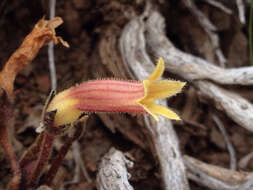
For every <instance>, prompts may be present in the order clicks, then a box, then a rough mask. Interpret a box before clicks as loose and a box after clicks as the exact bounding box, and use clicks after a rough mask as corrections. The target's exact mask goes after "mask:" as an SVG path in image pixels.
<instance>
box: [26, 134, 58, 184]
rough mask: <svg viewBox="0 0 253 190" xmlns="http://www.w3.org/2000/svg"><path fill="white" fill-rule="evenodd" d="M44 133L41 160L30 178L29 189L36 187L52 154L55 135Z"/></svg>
mask: <svg viewBox="0 0 253 190" xmlns="http://www.w3.org/2000/svg"><path fill="white" fill-rule="evenodd" d="M43 133H45V136H44V139H43V144H42V149H41V152H40V155H39V160H38V161H37V164H36V166H35V168H34V171H33V174H32V176H31V177H29V182H28V187H34V186H35V185H36V183H37V182H38V180H39V178H40V175H41V173H42V172H43V169H44V168H45V166H46V164H47V162H48V159H49V157H50V155H51V152H52V147H53V142H54V139H55V135H51V134H49V133H47V132H46V131H45V132H43Z"/></svg>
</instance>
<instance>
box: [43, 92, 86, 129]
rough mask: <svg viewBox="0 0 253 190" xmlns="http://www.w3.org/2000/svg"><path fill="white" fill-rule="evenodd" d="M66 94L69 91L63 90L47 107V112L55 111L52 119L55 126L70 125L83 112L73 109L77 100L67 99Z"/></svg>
mask: <svg viewBox="0 0 253 190" xmlns="http://www.w3.org/2000/svg"><path fill="white" fill-rule="evenodd" d="M68 93H69V90H65V91H63V92H61V93H59V94H57V95H56V96H55V97H54V98H53V100H52V101H51V102H50V104H49V105H48V108H47V111H48V112H49V111H54V110H57V114H56V115H55V118H54V124H55V125H56V126H59V125H64V124H68V123H72V122H73V121H75V120H77V119H78V117H79V116H80V115H81V114H82V113H83V111H80V110H78V109H76V107H75V105H76V104H77V103H78V100H76V99H74V98H71V97H69V95H68Z"/></svg>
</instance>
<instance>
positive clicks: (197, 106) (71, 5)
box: [0, 0, 253, 190]
mask: <svg viewBox="0 0 253 190" xmlns="http://www.w3.org/2000/svg"><path fill="white" fill-rule="evenodd" d="M250 1H251V0H233V1H228V0H206V1H200V0H199V1H193V0H185V1H162V0H152V1H143V0H136V1H125V0H110V1H107V0H94V1H88V0H73V1H64V2H60V1H54V0H51V1H50V2H51V3H52V2H54V3H55V2H56V6H53V5H50V10H53V11H55V13H56V14H57V15H59V16H60V17H61V18H63V20H64V24H63V25H62V27H61V28H60V29H59V30H60V34H61V36H63V37H64V38H66V39H67V40H68V42H70V44H71V49H69V50H66V48H58V47H55V52H53V51H52V46H51V47H50V48H49V49H50V50H49V51H50V57H51V58H52V57H54V59H55V62H56V63H60V64H56V69H57V73H55V74H56V75H55V74H53V76H54V77H55V79H58V81H57V84H58V85H57V86H58V88H59V91H61V90H62V89H67V88H69V87H71V86H73V85H75V84H76V83H80V82H81V81H87V80H94V79H95V78H100V79H102V80H103V79H105V78H110V79H112V78H116V80H118V79H119V80H120V81H122V80H128V79H132V80H134V81H136V80H138V81H142V80H145V79H147V78H148V75H149V74H150V73H152V71H153V70H154V68H155V66H156V65H155V64H156V63H157V60H158V58H159V57H162V58H163V59H164V62H165V73H164V75H163V79H165V80H166V79H176V80H178V81H185V82H187V85H186V87H185V88H184V90H183V93H180V94H178V95H177V96H176V97H171V98H170V99H168V101H166V100H164V99H163V100H159V101H158V102H156V103H159V104H160V105H163V106H167V105H169V106H170V108H171V109H172V110H174V111H175V112H176V113H178V115H179V116H180V118H181V119H182V120H181V121H170V120H168V119H166V118H162V117H161V119H160V121H159V123H157V122H155V121H154V120H153V119H152V118H151V117H143V116H142V115H132V114H131V115H129V114H123V113H122V114H119V115H118V114H112V113H111V114H104V113H99V114H90V116H89V120H88V122H87V127H86V132H85V134H84V136H83V137H82V138H79V139H78V142H77V141H76V143H78V145H79V146H73V147H72V149H70V151H69V152H68V153H66V152H67V149H69V147H70V146H71V144H72V141H73V140H74V139H75V138H74V137H75V135H74V134H75V133H79V132H78V130H81V128H79V127H78V126H77V127H76V128H72V127H71V126H67V128H65V129H64V130H63V131H57V129H55V128H53V127H52V128H51V129H52V130H47V129H45V128H44V131H43V132H41V133H40V134H39V137H38V138H37V140H36V142H35V143H34V145H32V146H31V149H29V152H28V154H27V156H25V155H23V156H21V159H18V158H20V155H22V152H23V151H24V149H25V148H24V147H28V146H30V145H31V144H32V142H33V141H34V139H35V137H36V136H37V135H38V134H36V133H35V132H34V128H36V127H37V126H38V124H39V121H40V115H39V114H34V110H36V112H37V113H40V112H41V109H42V107H43V102H44V99H45V98H46V96H47V95H48V93H49V91H50V75H49V71H48V65H47V64H46V63H47V62H48V59H47V58H48V57H47V52H46V49H45V48H44V49H41V51H40V53H39V54H38V56H37V58H36V60H35V61H36V62H37V63H36V64H30V65H28V64H27V63H28V61H27V60H28V59H26V58H25V60H26V63H25V64H22V67H27V66H28V67H27V69H25V70H24V71H21V72H20V74H19V75H16V74H17V73H15V76H14V75H13V78H14V79H12V80H13V81H14V80H15V87H16V88H15V87H14V88H15V91H13V90H11V88H12V89H13V86H12V87H11V88H10V89H9V90H8V91H10V93H9V92H8V93H7V91H6V93H4V91H3V92H1V93H2V95H3V97H4V96H5V98H6V99H7V100H9V101H10V102H8V101H4V102H3V103H4V104H2V102H1V106H2V108H4V109H1V110H0V111H1V115H0V117H1V120H2V117H11V118H13V119H15V129H16V130H13V131H14V133H13V134H14V135H15V136H16V137H17V140H18V142H20V143H21V144H22V146H23V148H22V147H21V148H17V147H16V145H14V147H15V150H16V153H17V159H13V160H14V162H13V163H14V164H10V165H8V164H6V163H7V160H6V159H5V156H3V153H2V151H1V150H2V149H0V178H1V180H0V189H6V186H7V184H8V183H9V184H10V185H14V187H10V189H17V188H15V187H18V185H17V184H18V183H19V177H20V173H19V172H20V170H18V169H16V175H15V177H16V178H15V177H14V178H12V180H11V182H10V177H12V176H10V174H8V172H9V167H10V166H11V165H14V166H15V164H17V162H16V161H15V160H19V164H20V166H21V170H22V172H23V171H25V172H24V173H26V174H27V175H31V176H32V178H33V179H36V180H39V181H40V183H37V184H36V185H35V186H36V188H41V189H66V190H81V189H89V190H95V189H97V188H104V187H105V186H103V184H105V183H108V184H109V183H110V184H111V185H112V186H113V185H115V186H116V185H117V183H116V182H115V180H114V182H112V181H110V180H107V181H106V180H105V179H108V176H105V175H103V176H102V178H103V179H104V182H102V181H101V180H97V181H96V178H97V179H98V178H100V176H101V175H100V174H101V173H100V171H105V170H106V171H109V169H111V168H115V167H114V166H117V167H116V168H119V167H121V169H123V170H120V171H123V172H121V173H119V172H118V173H116V174H119V175H117V176H118V177H119V176H120V178H116V181H120V179H124V181H123V184H128V187H129V188H133V189H135V190H140V189H146V190H151V189H160V190H162V189H166V190H170V189H173V190H181V189H194V190H206V189H214V190H217V189H226V190H228V189H229V190H231V189H232V190H249V189H252V179H253V178H252V177H253V176H252V169H253V159H252V146H253V141H252V101H253V93H252V85H253V80H252V75H253V67H252V66H250V64H249V53H250V52H249V50H248V49H249V48H248V44H249V38H248V28H249V18H248V16H249V10H250V9H249V8H250ZM147 2H149V3H147ZM54 9H55V10H54ZM46 12H49V8H48V3H45V2H42V1H41V2H36V3H35V1H34V2H29V3H23V2H22V1H15V2H13V3H12V4H9V3H7V1H6V0H3V1H2V2H1V3H0V26H1V28H3V30H1V31H0V39H5V40H1V47H0V59H1V62H2V63H4V62H6V60H7V57H9V55H8V54H9V52H8V51H9V50H10V49H15V47H16V45H17V41H18V40H20V39H22V38H23V36H24V35H25V34H26V33H27V28H28V27H29V25H31V24H32V23H34V22H35V20H34V19H39V18H41V16H42V15H46V14H47V13H46ZM13 21H14V22H13ZM21 23H22V24H21ZM23 23H25V24H23ZM10 36H11V38H10ZM45 42H47V40H46V41H45ZM224 61H225V62H226V63H225V64H224V65H223V66H222V63H223V62H224ZM20 65H21V64H20ZM16 66H17V65H16ZM16 66H15V67H16ZM3 67H4V66H3ZM10 68H12V67H10ZM12 69H13V70H15V68H12ZM19 69H21V68H18V70H19ZM50 74H52V73H50ZM1 75H2V74H1ZM15 78H16V79H15ZM51 82H52V83H53V77H52V78H51ZM7 83H8V81H7ZM7 83H6V84H4V85H7V86H9V84H7ZM52 83H51V84H52ZM2 85H3V84H2ZM51 88H54V87H53V85H51ZM14 92H15V93H14ZM13 98H14V101H15V104H14V105H15V107H14V108H12V107H13V103H12V102H13ZM6 103H7V104H6ZM9 105H11V106H12V107H10V106H9ZM6 108H7V109H6ZM52 114H53V113H52ZM51 117H53V115H52V116H51ZM51 119H52V118H51ZM217 119H218V120H217ZM9 122H10V123H9ZM12 122H13V121H12V120H11V121H8V122H7V124H8V126H11V125H13V124H11V123H12ZM2 124H4V123H2ZM2 124H1V125H2ZM7 124H6V126H7ZM81 126H83V125H81ZM84 126H86V125H84ZM84 126H83V127H84ZM68 127H70V128H68ZM5 129H6V128H1V130H2V131H5ZM8 129H10V127H8ZM74 129H78V130H77V131H75V130H74ZM72 130H73V131H72ZM66 131H72V132H73V133H71V134H69V135H67V134H66ZM4 133H5V132H4ZM1 134H3V133H1ZM10 135H11V136H13V135H12V133H10ZM49 135H52V136H54V137H53V138H52V139H51V140H52V141H51V142H52V143H50V144H49V141H48V142H47V143H45V136H47V138H50V137H49ZM61 135H63V136H61ZM60 136H61V137H60ZM1 140H2V141H3V140H4V139H1ZM6 145H8V144H6ZM38 145H40V146H41V147H43V152H42V151H40V150H39V149H40V148H39V147H40V146H38ZM47 145H50V146H48V147H49V148H46V147H47ZM111 147H115V148H116V149H117V150H118V151H119V152H120V154H121V155H123V156H122V157H120V159H121V160H122V159H123V160H124V159H125V157H127V159H131V160H132V162H133V163H134V165H133V167H132V168H127V167H126V165H124V164H123V165H120V166H119V162H117V160H115V159H114V160H113V162H110V164H109V167H107V166H108V165H107V166H106V165H104V164H103V163H105V162H104V161H105V160H104V158H108V157H107V155H108V154H107V153H108V152H109V150H110V148H111ZM7 149H8V148H7ZM51 151H52V154H51V155H50V153H51ZM77 152H78V154H77ZM40 154H44V155H45V156H44V158H43V159H39V158H38V157H39V156H38V155H40ZM11 155H12V156H14V157H16V155H15V154H13V151H12V154H9V156H10V157H12V156H11ZM24 156H25V159H23V158H24ZM123 157H124V158H123ZM28 158H30V159H28ZM54 158H56V159H54ZM38 160H39V162H40V163H41V162H42V163H44V164H43V165H44V167H43V174H42V173H40V172H37V174H36V175H32V174H31V172H29V171H32V170H31V168H32V167H37V166H38ZM47 161H48V162H47ZM106 161H108V159H107V160H106ZM111 161H112V160H111ZM60 162H61V163H62V164H61V163H60ZM29 163H30V164H29ZM55 163H57V164H55ZM107 163H109V162H107ZM120 163H122V162H120ZM16 166H17V165H16ZM11 167H13V166H11ZM13 168H15V167H13ZM37 168H38V167H37ZM81 169H82V172H81ZM126 169H127V170H126ZM39 170H40V168H38V169H37V171H39ZM57 170H58V172H57V174H55V173H56V171H57ZM86 170H87V171H86ZM116 170H117V171H119V170H118V169H116ZM48 171H51V172H49V173H48ZM104 173H105V172H104ZM112 173H113V172H112ZM127 173H130V174H131V177H130V175H128V174H127ZM41 174H42V177H41ZM97 174H98V175H97ZM113 174H114V173H113ZM43 176H44V178H43ZM51 176H55V179H54V180H52V181H51V179H52V178H51ZM122 176H123V177H122ZM129 177H130V178H129ZM26 178H27V177H25V178H24V179H26ZM43 179H45V181H44V182H43ZM72 179H73V180H72ZM100 179H101V178H100ZM111 182H112V183H111ZM121 182H122V181H121ZM29 183H30V182H29ZM30 184H31V183H30ZM46 184H47V185H48V186H45V185H46ZM121 184H122V183H121ZM28 186H29V184H28ZM31 186H34V185H33V184H31ZM39 186H41V187H39ZM95 186H97V188H96V187H95Z"/></svg>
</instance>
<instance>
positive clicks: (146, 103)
mask: <svg viewBox="0 0 253 190" xmlns="http://www.w3.org/2000/svg"><path fill="white" fill-rule="evenodd" d="M137 103H138V104H140V105H141V106H142V107H143V108H144V109H145V110H146V112H148V113H149V114H150V115H151V116H152V117H153V118H154V119H155V120H156V121H159V118H158V117H157V115H156V114H155V113H153V112H152V111H151V110H150V107H151V106H152V105H153V104H154V100H153V99H141V100H139V101H137ZM154 105H155V104H154Z"/></svg>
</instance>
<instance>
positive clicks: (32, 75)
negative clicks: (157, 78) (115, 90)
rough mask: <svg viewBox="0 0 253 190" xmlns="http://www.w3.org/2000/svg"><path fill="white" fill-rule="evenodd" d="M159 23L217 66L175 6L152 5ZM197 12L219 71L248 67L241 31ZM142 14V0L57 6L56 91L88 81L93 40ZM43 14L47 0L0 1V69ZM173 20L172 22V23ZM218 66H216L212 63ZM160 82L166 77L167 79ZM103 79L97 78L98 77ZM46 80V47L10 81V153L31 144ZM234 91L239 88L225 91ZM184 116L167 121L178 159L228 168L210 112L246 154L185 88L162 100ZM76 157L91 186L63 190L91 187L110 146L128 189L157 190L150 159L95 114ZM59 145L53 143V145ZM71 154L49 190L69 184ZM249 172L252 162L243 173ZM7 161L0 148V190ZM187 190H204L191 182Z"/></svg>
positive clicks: (234, 129)
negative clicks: (209, 31) (123, 166)
mask: <svg viewBox="0 0 253 190" xmlns="http://www.w3.org/2000/svg"><path fill="white" fill-rule="evenodd" d="M154 4H155V5H156V6H154V8H155V9H158V10H159V11H160V12H161V13H162V14H163V15H164V16H165V18H166V25H167V26H166V29H167V36H168V38H170V39H171V40H172V42H173V43H174V45H175V46H177V47H178V48H180V49H181V50H183V51H185V52H188V53H191V54H194V55H197V56H200V57H203V58H205V59H207V60H208V61H211V62H215V63H217V58H216V56H215V54H214V51H213V49H212V45H211V42H210V40H209V38H208V36H207V35H205V34H204V35H203V33H204V31H203V29H202V28H201V27H200V25H199V23H198V21H197V20H196V18H194V16H193V15H192V14H191V13H190V12H189V10H187V8H186V7H185V6H183V4H182V3H180V1H170V2H166V1H158V0H157V1H154ZM197 5H198V8H199V9H200V10H202V11H203V12H204V13H205V14H206V15H208V17H209V18H210V20H211V21H212V22H214V24H215V25H216V26H217V28H218V31H217V33H218V35H219V37H220V43H221V48H222V51H223V52H224V55H225V57H226V58H227V59H228V63H227V67H240V66H247V65H249V56H248V36H247V32H246V31H247V28H246V26H241V25H240V23H239V21H238V17H236V15H227V14H226V13H224V12H222V11H220V10H218V9H217V8H214V7H211V6H210V5H208V4H205V3H203V2H202V1H198V4H197ZM143 9H144V1H143V0H135V1H128V0H120V1H118V0H94V1H88V0H73V1H57V5H56V15H57V16H60V17H62V18H63V20H64V24H63V25H62V26H60V27H59V28H58V29H57V30H56V31H57V35H60V36H62V37H63V39H64V40H66V41H67V42H68V43H69V44H70V48H68V49H67V48H65V47H61V46H56V47H55V62H56V70H57V80H58V88H57V89H58V91H61V90H63V89H65V88H68V87H70V86H72V85H75V84H77V83H80V82H82V81H85V80H89V79H94V78H93V77H92V76H94V73H96V72H98V75H99V71H97V70H96V69H94V66H93V65H94V64H97V63H94V60H96V59H93V58H92V57H94V56H96V51H97V48H98V44H99V42H100V39H101V38H102V36H103V35H104V31H105V29H106V28H108V27H110V26H111V25H112V24H115V25H117V26H118V27H121V28H122V27H123V26H124V25H125V24H126V23H127V22H128V21H129V19H128V16H127V15H128V14H130V13H132V12H134V13H135V14H136V15H138V14H140V13H141V12H142V11H143ZM44 15H48V2H47V1H44V2H43V1H24V0H21V1H14V2H12V3H8V1H4V0H3V1H2V2H1V3H0V27H1V31H0V40H1V46H0V63H1V68H2V66H3V65H4V63H5V62H6V61H7V59H8V58H9V56H10V55H11V54H12V53H13V51H14V50H15V49H16V48H17V47H18V46H19V45H20V43H21V42H22V40H23V39H24V37H25V36H26V35H27V34H28V33H29V31H30V30H31V29H32V27H33V26H34V24H35V23H36V22H37V21H38V20H39V19H40V18H41V17H43V16H44ZM175 18H176V19H175ZM217 64H218V63H217ZM167 75H168V76H172V75H171V74H170V73H167ZM103 77H105V76H101V78H103ZM50 88H51V87H50V75H49V68H48V55H47V47H44V48H42V49H41V50H40V52H39V54H38V56H37V57H36V58H35V59H34V60H33V61H32V63H31V64H29V66H28V67H26V69H25V70H23V71H22V72H21V73H20V74H19V75H18V76H17V78H16V81H15V104H14V106H15V107H14V118H15V137H16V139H17V140H18V142H19V143H21V145H22V146H16V147H15V148H16V153H17V155H18V156H21V153H22V152H23V151H24V150H25V149H26V148H27V147H28V146H29V145H31V143H32V142H33V141H34V139H35V137H36V135H37V134H36V132H35V131H34V129H35V128H36V127H37V126H38V125H39V122H40V115H41V112H42V109H43V105H44V103H45V100H46V98H47V96H48V95H49V92H50ZM233 89H234V90H235V91H236V92H238V91H240V88H237V87H235V88H234V87H233ZM241 94H242V95H243V96H246V97H249V98H250V97H251V99H250V100H252V91H250V89H243V91H242V92H241ZM168 103H169V105H170V106H171V107H172V108H174V109H176V110H177V111H178V113H180V115H182V116H183V118H185V122H174V126H175V130H176V132H177V134H178V137H179V142H180V147H181V150H182V154H187V155H191V156H193V157H195V158H197V159H199V160H202V161H205V162H207V163H212V164H215V165H218V166H223V167H226V168H228V167H229V155H228V151H227V148H226V145H225V141H224V138H223V137H222V135H221V134H220V132H219V130H218V129H217V128H216V126H215V124H214V122H213V121H212V119H211V117H210V114H211V113H213V112H216V113H218V115H219V116H220V118H221V120H222V122H223V124H224V127H225V129H226V130H227V132H228V134H229V138H230V139H231V141H232V143H233V145H234V147H235V150H236V153H237V159H238V160H240V158H242V157H243V156H245V155H246V154H248V153H249V152H251V151H252V148H251V147H252V145H253V140H252V139H253V138H252V134H251V133H250V132H248V131H246V130H244V129H243V128H242V127H239V126H238V125H237V124H235V123H234V122H232V121H231V120H230V119H229V118H228V117H227V116H226V115H225V114H224V113H222V112H219V111H216V110H215V108H214V106H213V104H211V103H210V102H208V101H207V100H205V98H203V97H201V96H199V95H198V92H197V90H196V89H194V88H193V87H191V84H188V87H187V88H186V89H185V90H184V92H183V93H182V94H180V95H178V96H176V97H173V98H171V99H170V100H169V101H168ZM79 143H80V147H81V156H82V159H83V161H84V163H85V166H86V168H87V171H88V173H89V175H90V176H91V178H92V180H93V182H92V183H88V182H87V181H86V179H85V177H84V176H83V175H81V176H80V180H79V181H78V182H77V183H76V184H70V185H66V186H65V187H66V188H67V189H69V190H78V189H96V188H95V176H96V171H97V166H98V163H99V161H100V159H101V157H102V156H103V155H104V154H105V153H106V152H107V151H108V150H109V148H110V147H111V146H114V147H116V148H118V149H119V150H121V151H123V152H126V153H128V154H130V155H131V156H132V157H133V158H134V159H135V160H134V163H135V165H134V168H133V169H131V170H130V173H131V176H132V177H131V178H130V183H131V184H132V185H133V187H134V189H136V190H141V189H146V190H151V189H162V185H161V176H160V172H159V165H158V163H157V161H156V160H155V159H154V158H153V157H152V154H151V153H150V152H149V151H148V150H146V149H143V148H142V147H140V146H138V145H136V144H134V143H133V142H132V141H131V140H129V139H128V138H126V137H125V136H124V135H123V134H121V133H120V132H119V131H117V130H116V132H115V133H113V132H112V131H111V130H110V129H108V128H107V127H106V126H105V125H104V124H103V122H102V121H101V120H100V119H99V117H98V116H96V115H95V114H93V115H92V116H91V118H90V119H89V121H88V124H87V129H86V132H85V134H84V135H83V137H82V138H81V139H80V140H79ZM61 144H62V141H61V140H59V142H58V145H56V147H55V150H57V146H58V147H59V146H60V145H61ZM71 153H72V151H70V152H69V154H68V155H67V156H66V159H65V160H64V162H63V165H62V167H61V169H60V171H59V174H58V175H59V176H60V177H59V178H57V179H60V181H57V183H55V185H54V188H55V189H58V188H60V187H61V186H62V185H63V184H64V183H66V182H68V181H71V180H72V178H73V176H74V175H75V172H74V171H75V170H74V169H75V167H76V166H75V163H74V160H73V156H72V154H71ZM243 169H244V170H246V171H250V170H251V169H253V159H251V160H250V161H249V163H248V165H247V166H246V167H245V168H243ZM10 177H11V173H10V167H9V165H8V162H7V160H6V158H5V155H4V154H3V151H2V149H1V148H0V188H2V189H4V188H5V187H6V185H7V183H8V181H9V180H10ZM190 185H191V188H192V189H196V190H198V189H199V190H202V189H205V188H204V187H201V186H198V185H197V184H196V183H194V182H190Z"/></svg>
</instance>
